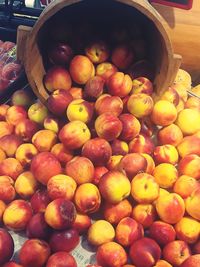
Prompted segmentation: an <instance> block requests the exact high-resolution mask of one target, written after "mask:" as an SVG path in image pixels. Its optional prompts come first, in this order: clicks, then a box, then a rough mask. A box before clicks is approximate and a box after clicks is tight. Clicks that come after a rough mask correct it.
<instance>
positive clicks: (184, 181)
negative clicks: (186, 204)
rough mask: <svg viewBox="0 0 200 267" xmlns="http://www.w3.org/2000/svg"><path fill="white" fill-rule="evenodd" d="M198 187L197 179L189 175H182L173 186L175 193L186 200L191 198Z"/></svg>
mask: <svg viewBox="0 0 200 267" xmlns="http://www.w3.org/2000/svg"><path fill="white" fill-rule="evenodd" d="M198 187H199V183H198V181H197V180H196V179H195V178H193V177H191V176H188V175H181V176H179V178H178V179H177V180H176V182H175V184H174V186H173V191H174V193H177V194H178V195H180V196H181V197H182V198H183V199H184V198H187V197H189V196H190V195H191V194H192V192H193V191H194V190H195V189H197V188H198Z"/></svg>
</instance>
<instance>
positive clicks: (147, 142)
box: [129, 134, 155, 154]
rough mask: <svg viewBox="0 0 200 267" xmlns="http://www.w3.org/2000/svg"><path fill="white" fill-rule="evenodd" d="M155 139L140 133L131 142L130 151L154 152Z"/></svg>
mask: <svg viewBox="0 0 200 267" xmlns="http://www.w3.org/2000/svg"><path fill="white" fill-rule="evenodd" d="M154 147H155V146H154V143H153V140H152V139H151V138H150V137H148V136H145V135H142V134H139V135H138V136H136V137H135V138H134V139H133V140H132V141H130V143H129V152H130V153H146V154H152V153H153V150H154Z"/></svg>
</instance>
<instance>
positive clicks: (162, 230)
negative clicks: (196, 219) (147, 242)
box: [149, 221, 176, 246]
mask: <svg viewBox="0 0 200 267" xmlns="http://www.w3.org/2000/svg"><path fill="white" fill-rule="evenodd" d="M149 236H150V237H151V238H152V239H154V240H155V241H156V242H157V243H158V244H159V245H161V246H165V245H166V244H168V243H169V242H172V241H174V240H175V238H176V232H175V230H174V228H173V226H172V225H171V224H168V223H165V222H162V221H155V222H153V224H152V225H151V226H150V228H149Z"/></svg>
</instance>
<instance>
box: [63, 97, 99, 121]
mask: <svg viewBox="0 0 200 267" xmlns="http://www.w3.org/2000/svg"><path fill="white" fill-rule="evenodd" d="M93 109H94V108H93V106H92V104H91V103H89V102H88V101H85V100H84V99H75V100H72V101H71V103H70V104H69V105H68V107H67V118H68V120H69V121H75V120H78V121H82V122H84V123H88V122H90V121H91V119H92V117H93Z"/></svg>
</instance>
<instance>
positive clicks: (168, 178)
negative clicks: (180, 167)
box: [153, 163, 178, 188]
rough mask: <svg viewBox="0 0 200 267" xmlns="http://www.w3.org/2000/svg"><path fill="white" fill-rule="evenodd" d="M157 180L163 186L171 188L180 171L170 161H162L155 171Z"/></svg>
mask: <svg viewBox="0 0 200 267" xmlns="http://www.w3.org/2000/svg"><path fill="white" fill-rule="evenodd" d="M153 176H154V177H155V180H156V182H157V183H158V184H159V186H160V187H162V188H171V187H173V185H174V183H175V182H176V180H177V179H178V171H177V169H176V167H175V166H173V165H172V164H170V163H161V164H159V165H157V166H156V167H155V169H154V171H153Z"/></svg>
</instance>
